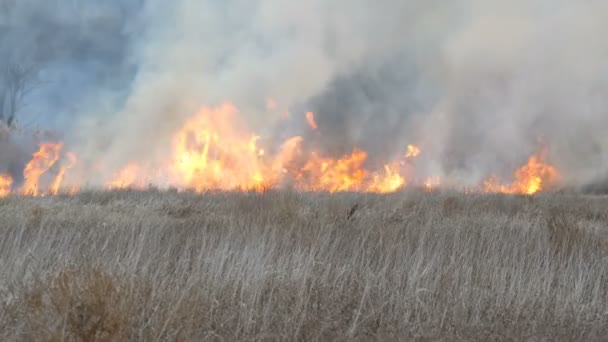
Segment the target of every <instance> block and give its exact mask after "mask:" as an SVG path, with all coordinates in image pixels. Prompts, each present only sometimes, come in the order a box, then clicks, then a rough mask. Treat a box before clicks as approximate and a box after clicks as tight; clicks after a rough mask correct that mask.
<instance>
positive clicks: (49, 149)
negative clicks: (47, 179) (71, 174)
mask: <svg viewBox="0 0 608 342" xmlns="http://www.w3.org/2000/svg"><path fill="white" fill-rule="evenodd" d="M61 148H62V144H54V143H45V144H42V145H40V150H39V151H38V152H36V153H34V155H33V158H32V160H31V161H30V162H29V163H28V164H27V165H26V166H25V170H24V171H23V176H24V178H25V183H24V184H23V186H22V188H21V194H22V195H26V196H38V195H39V194H40V189H39V182H40V177H41V176H42V175H43V174H44V173H46V172H47V171H48V170H49V169H50V168H51V167H53V165H55V163H56V162H57V160H59V152H60V151H61Z"/></svg>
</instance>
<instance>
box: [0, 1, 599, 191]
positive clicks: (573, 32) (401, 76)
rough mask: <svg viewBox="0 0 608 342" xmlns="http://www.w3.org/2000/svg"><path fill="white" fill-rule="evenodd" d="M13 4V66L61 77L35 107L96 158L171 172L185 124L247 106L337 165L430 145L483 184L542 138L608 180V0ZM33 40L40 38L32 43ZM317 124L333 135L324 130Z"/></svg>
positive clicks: (248, 115)
mask: <svg viewBox="0 0 608 342" xmlns="http://www.w3.org/2000/svg"><path fill="white" fill-rule="evenodd" d="M3 1H7V0H3ZM7 3H8V2H7ZM12 6H13V7H14V8H17V9H18V10H13V12H12V14H11V15H10V18H11V19H10V22H9V21H8V20H7V19H2V22H0V27H9V29H8V31H11V32H12V33H11V35H12V37H13V38H12V40H6V39H5V38H2V40H0V41H2V42H4V43H3V45H0V47H1V50H3V52H2V53H5V52H6V50H7V49H14V48H19V49H23V50H26V51H28V50H32V51H36V52H35V53H33V54H32V56H36V60H37V61H40V64H43V65H45V67H44V68H43V69H42V70H44V73H43V76H46V77H50V78H55V79H56V80H58V82H55V83H53V82H48V84H45V85H44V86H43V87H42V89H41V90H40V91H38V92H37V94H34V95H32V96H31V97H30V98H31V101H33V102H34V105H33V106H32V107H33V108H39V111H41V112H44V113H45V114H44V115H49V116H50V117H52V119H48V120H46V119H45V120H44V121H43V122H53V123H54V124H55V125H56V126H60V127H61V126H63V127H69V128H70V129H66V132H65V133H66V135H67V137H66V138H67V139H68V141H70V142H72V143H74V149H76V150H77V152H78V153H79V154H80V155H81V156H84V159H85V160H86V159H87V157H90V159H91V160H94V159H98V158H100V157H101V158H104V159H105V160H106V162H107V163H108V165H110V166H112V167H114V166H115V167H120V166H122V165H124V163H126V162H127V161H128V160H142V159H144V160H154V159H155V158H158V157H160V156H162V155H164V154H165V153H166V152H167V148H169V147H170V138H171V135H172V133H173V132H174V131H175V129H176V128H177V127H179V126H180V125H181V124H182V122H183V120H184V119H185V118H187V117H188V116H190V115H192V114H193V113H194V112H196V111H197V109H198V108H200V107H201V106H206V105H214V104H218V103H220V102H223V101H226V100H229V101H232V102H233V103H235V104H236V105H237V107H238V108H239V109H240V111H241V113H242V114H243V117H244V118H245V119H246V121H247V124H248V125H249V126H250V127H251V129H252V130H253V131H255V132H258V133H260V134H262V135H265V136H274V137H284V136H288V135H290V134H304V135H305V136H307V135H308V136H309V138H314V139H309V141H312V142H311V144H312V145H314V147H316V148H320V149H322V150H324V151H325V152H326V153H328V154H331V155H340V154H343V153H347V152H350V151H351V150H352V148H353V147H354V146H358V147H361V148H363V149H364V150H366V151H368V152H369V154H370V163H371V164H376V163H380V162H382V161H385V160H388V159H392V158H394V157H395V156H397V155H399V154H402V153H403V152H404V149H405V146H406V145H407V144H408V143H415V144H418V145H420V146H421V147H422V150H423V155H422V156H421V158H420V160H419V161H418V163H419V164H418V165H417V166H418V168H419V170H420V172H422V173H427V174H434V175H441V176H444V177H448V178H452V179H457V180H458V181H460V182H465V183H476V182H478V181H479V180H481V179H482V178H483V177H485V176H487V175H488V174H489V173H496V174H499V175H506V176H508V175H509V174H510V173H511V172H512V170H513V169H514V167H516V166H518V165H519V164H521V163H523V162H525V160H526V158H527V157H528V156H529V155H530V154H532V153H535V152H536V151H538V149H539V145H540V144H539V140H542V142H543V144H544V145H546V146H548V148H549V150H548V151H549V154H548V158H549V160H550V161H551V162H552V163H554V164H555V165H557V166H558V167H559V169H560V170H561V171H562V173H563V175H564V177H565V179H566V180H567V181H568V182H569V183H572V184H584V183H587V182H590V181H593V180H597V179H600V178H602V177H604V176H606V174H607V171H608V169H607V166H608V153H607V151H608V136H607V135H606V134H604V130H605V129H606V128H608V96H607V95H608V64H607V63H606V61H607V60H608V42H607V41H606V40H605V39H604V36H605V35H606V34H608V4H606V3H605V2H603V1H593V0H587V1H579V2H572V1H554V0H553V1H549V0H531V1H529V0H528V1H526V0H514V1H508V2H505V1H499V0H483V1H482V0H456V1H451V2H446V1H438V0H405V1H404V0H381V1H379V2H378V1H370V0H350V1H347V0H335V1H328V0H311V1H304V2H293V1H287V0H257V1H255V0H235V1H212V0H207V1H199V0H175V1H161V0H148V1H143V2H134V1H127V0H124V1H118V0H111V1H105V2H103V5H101V4H99V3H97V2H93V1H90V2H87V1H84V2H82V3H80V2H79V3H78V5H76V2H72V1H67V0H65V1H34V0H25V1H23V0H22V1H14V2H13V4H12ZM7 23H8V24H7ZM52 32H59V33H57V34H55V33H52ZM25 37H28V38H27V39H26V38H25ZM29 37H35V38H36V39H37V40H36V41H38V42H40V43H39V44H33V46H29V45H27V44H26V43H25V42H30V41H32V40H31V39H29ZM270 97H271V98H274V99H276V100H277V101H278V102H279V103H281V106H284V107H286V108H289V109H290V112H291V113H292V116H291V118H290V120H289V122H288V123H282V124H281V125H279V124H277V122H278V114H277V113H269V112H268V111H267V110H266V109H265V101H266V99H267V98H270ZM306 111H314V112H315V113H316V117H317V122H318V124H319V126H320V128H319V131H320V133H321V134H320V136H319V135H317V134H316V133H314V134H315V135H314V136H313V135H312V133H311V132H310V131H309V130H307V129H306V124H305V121H304V120H303V117H304V113H305V112H306ZM32 115H33V114H32ZM74 122H77V123H78V125H77V126H76V127H74V126H73V125H69V124H68V123H74ZM277 130H279V131H277ZM0 159H1V158H0Z"/></svg>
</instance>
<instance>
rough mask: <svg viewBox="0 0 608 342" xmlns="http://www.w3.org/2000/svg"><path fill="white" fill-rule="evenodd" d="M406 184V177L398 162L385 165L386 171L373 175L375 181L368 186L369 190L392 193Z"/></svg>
mask: <svg viewBox="0 0 608 342" xmlns="http://www.w3.org/2000/svg"><path fill="white" fill-rule="evenodd" d="M405 185H406V181H405V178H404V177H403V176H402V175H401V174H400V170H399V166H398V164H396V163H392V164H386V165H384V173H383V174H378V173H375V174H374V175H373V181H372V183H371V184H370V186H369V187H368V188H367V191H369V192H377V193H390V192H395V191H397V190H399V189H401V188H403V187H404V186H405Z"/></svg>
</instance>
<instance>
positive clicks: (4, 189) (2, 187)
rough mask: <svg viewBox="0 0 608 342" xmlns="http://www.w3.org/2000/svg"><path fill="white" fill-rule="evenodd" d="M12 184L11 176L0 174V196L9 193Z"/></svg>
mask: <svg viewBox="0 0 608 342" xmlns="http://www.w3.org/2000/svg"><path fill="white" fill-rule="evenodd" d="M12 185H13V177H11V176H10V175H4V174H0V198H2V197H6V196H8V195H10V193H11V186H12Z"/></svg>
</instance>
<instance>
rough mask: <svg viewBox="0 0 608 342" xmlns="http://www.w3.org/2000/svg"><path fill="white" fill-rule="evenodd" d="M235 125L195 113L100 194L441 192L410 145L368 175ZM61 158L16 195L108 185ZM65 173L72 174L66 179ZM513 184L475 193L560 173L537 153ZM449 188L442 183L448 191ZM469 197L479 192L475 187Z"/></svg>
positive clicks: (357, 160) (348, 158)
mask: <svg viewBox="0 0 608 342" xmlns="http://www.w3.org/2000/svg"><path fill="white" fill-rule="evenodd" d="M275 106H276V102H274V100H272V99H269V100H268V108H269V109H271V108H274V107H275ZM305 117H306V121H307V123H308V125H309V126H310V127H311V128H312V129H313V130H317V129H318V126H317V124H316V122H315V117H314V114H313V113H312V112H308V113H306V115H305ZM240 119H241V117H240V116H239V113H238V110H237V109H236V108H235V106H233V105H232V104H230V103H225V104H222V105H220V106H217V107H208V108H203V109H201V110H200V111H198V112H197V113H196V114H195V115H194V116H192V117H191V118H189V119H188V120H186V121H185V122H184V124H183V126H181V127H180V128H179V129H178V130H177V132H176V133H175V134H174V136H173V140H172V143H171V146H170V148H169V149H168V150H167V151H165V154H164V155H155V157H157V159H154V160H145V159H144V160H132V161H129V162H126V163H125V164H123V165H121V166H122V168H118V169H114V170H109V171H117V172H116V173H114V176H113V177H111V179H109V181H107V182H106V183H105V187H106V188H108V189H121V188H138V189H143V188H145V187H146V186H147V185H148V184H155V185H159V186H171V187H175V188H177V189H180V190H186V189H188V190H194V191H197V192H205V191H233V190H237V191H249V190H254V191H265V190H266V189H270V188H280V187H285V186H290V187H293V188H295V189H298V190H301V191H327V192H340V191H352V192H375V193H390V192H395V191H398V190H400V189H402V188H403V187H405V186H407V185H408V184H409V183H410V182H412V183H414V184H415V185H419V186H421V187H423V189H424V190H426V191H428V192H431V191H434V190H435V189H437V188H438V187H439V186H441V185H442V181H443V180H442V179H441V178H439V177H427V178H425V177H420V175H417V174H416V173H415V172H414V169H413V167H414V166H415V165H414V163H413V162H412V160H413V158H416V157H418V156H419V155H420V154H421V149H420V147H418V146H416V145H412V144H410V145H408V146H407V149H406V150H405V153H401V154H400V155H399V157H398V158H396V159H395V160H392V161H390V160H389V161H387V162H385V163H382V164H379V165H378V166H379V167H378V168H368V167H367V166H368V165H367V164H369V162H368V160H367V157H368V155H367V153H366V152H365V151H364V150H362V149H359V148H357V147H356V146H355V147H354V148H353V150H352V153H350V154H346V155H343V156H340V157H329V156H327V155H324V154H323V153H321V152H320V151H317V150H313V149H311V147H310V146H309V145H306V144H304V141H303V138H302V137H301V136H294V137H291V138H288V139H286V140H284V141H283V142H282V144H281V145H280V146H278V147H277V146H276V145H270V146H266V141H265V140H264V139H262V138H261V137H260V136H259V135H256V134H253V133H252V132H251V131H249V130H247V129H246V126H245V125H244V124H243V122H242V121H240ZM317 133H320V132H318V131H317ZM61 150H62V144H55V143H46V144H42V145H41V146H40V150H39V151H38V152H36V153H34V154H33V157H32V160H31V161H30V162H29V163H28V164H27V166H26V167H25V170H24V176H25V181H24V184H23V186H22V187H21V188H19V190H18V192H19V193H20V194H23V195H28V196H39V195H44V194H57V193H59V192H60V191H61V190H64V189H65V188H66V184H68V185H69V186H71V188H70V190H69V192H70V193H74V192H76V191H77V190H78V187H79V186H80V181H85V179H84V175H85V174H91V173H93V174H95V175H98V176H100V177H101V179H107V178H105V177H106V175H107V174H106V173H103V171H102V170H104V171H105V170H107V169H106V168H107V166H105V165H106V163H105V161H103V160H99V161H97V162H95V163H93V164H95V165H102V167H98V166H95V165H93V166H91V168H89V169H86V168H85V167H84V166H83V165H81V164H79V165H78V168H76V163H77V158H76V155H74V154H72V153H66V154H63V155H62V153H61ZM380 165H382V167H380ZM71 169H73V171H69V170H71ZM75 173H77V174H78V176H77V177H76V175H75ZM45 174H46V175H45ZM49 174H52V175H49ZM43 175H44V176H45V177H44V178H42V177H43ZM410 177H411V178H410ZM76 178H78V181H77V180H76ZM411 179H413V181H412V180H411ZM513 179H514V181H513V182H512V183H504V182H501V181H500V180H499V179H498V178H496V177H491V178H489V179H487V180H486V181H485V183H484V184H483V187H482V188H481V189H483V190H484V191H487V192H502V193H514V194H534V193H537V192H539V191H542V190H545V189H550V188H551V187H552V186H555V185H556V184H557V183H558V181H559V173H558V172H557V170H556V168H555V167H553V166H551V165H548V164H545V162H544V158H543V154H542V153H541V154H539V155H534V156H531V157H530V158H529V160H528V162H527V164H526V165H524V166H522V167H520V168H519V169H517V170H516V171H515V172H514V174H513ZM449 181H450V180H449V179H448V180H446V182H447V183H448V184H449V183H450V182H449ZM41 184H42V186H41ZM12 188H13V180H12V178H10V176H8V175H0V197H2V196H7V195H8V194H10V193H11V191H12ZM62 188H63V189H62ZM474 189H475V191H480V187H479V186H478V187H476V188H474ZM466 191H469V190H468V189H465V192H466Z"/></svg>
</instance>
